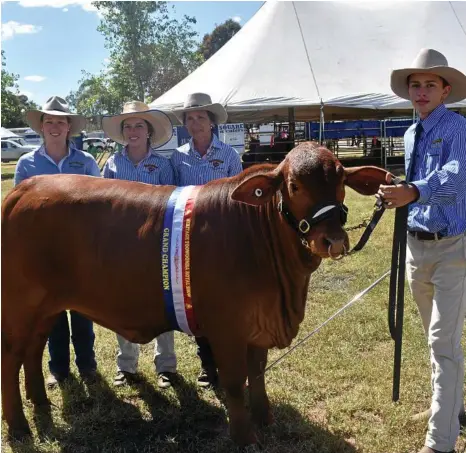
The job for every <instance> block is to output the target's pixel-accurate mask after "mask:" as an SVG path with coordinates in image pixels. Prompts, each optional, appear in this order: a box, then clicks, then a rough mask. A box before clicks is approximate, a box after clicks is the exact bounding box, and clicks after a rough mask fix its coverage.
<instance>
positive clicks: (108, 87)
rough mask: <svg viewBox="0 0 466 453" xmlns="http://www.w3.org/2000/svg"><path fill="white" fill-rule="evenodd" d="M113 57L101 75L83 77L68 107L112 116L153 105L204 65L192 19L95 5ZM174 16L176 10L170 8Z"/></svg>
mask: <svg viewBox="0 0 466 453" xmlns="http://www.w3.org/2000/svg"><path fill="white" fill-rule="evenodd" d="M94 5H95V6H96V7H97V8H98V9H99V11H100V12H101V13H102V20H101V23H100V25H99V27H98V30H99V31H100V32H101V33H102V34H103V35H104V37H105V45H106V47H107V48H108V49H109V51H110V58H109V60H110V61H109V63H108V67H107V68H106V70H104V71H102V72H101V73H100V74H98V75H93V74H89V73H87V72H85V71H83V77H82V79H81V80H80V85H79V87H78V89H77V91H75V92H71V93H70V95H69V96H68V98H67V99H68V102H69V103H70V104H71V105H72V106H73V107H75V108H76V110H77V111H78V112H79V113H82V114H84V115H86V116H95V115H102V114H107V113H108V114H114V113H118V112H119V111H121V108H122V105H123V103H124V102H126V101H129V100H140V101H144V102H151V101H152V100H154V99H156V98H157V97H159V96H160V95H162V94H163V93H164V92H166V91H167V90H169V89H170V88H172V87H173V86H174V85H176V84H177V83H178V82H179V81H181V80H182V79H184V78H185V77H186V76H187V75H188V74H189V73H190V72H192V71H193V70H194V69H196V67H197V66H199V64H201V63H202V58H201V56H200V55H199V54H198V53H197V52H196V46H197V42H196V37H197V33H196V32H195V31H194V30H193V29H192V25H193V24H195V23H196V20H195V19H194V18H193V17H188V16H184V17H183V18H182V19H181V20H177V19H172V18H170V14H169V8H168V6H167V3H166V2H105V1H102V2H94ZM171 9H172V10H173V9H174V7H172V8H171Z"/></svg>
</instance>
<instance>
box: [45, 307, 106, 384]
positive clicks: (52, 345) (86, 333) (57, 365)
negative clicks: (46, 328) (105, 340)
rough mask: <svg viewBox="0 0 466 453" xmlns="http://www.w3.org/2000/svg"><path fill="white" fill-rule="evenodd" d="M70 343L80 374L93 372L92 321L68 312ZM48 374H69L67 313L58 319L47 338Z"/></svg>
mask: <svg viewBox="0 0 466 453" xmlns="http://www.w3.org/2000/svg"><path fill="white" fill-rule="evenodd" d="M70 317H71V332H72V333H71V341H72V342H73V346H74V352H75V354H76V366H77V367H78V370H79V372H80V373H85V372H88V371H95V369H96V368H97V363H96V361H95V354H94V340H95V335H94V329H93V323H92V321H89V319H87V318H85V317H84V316H82V315H80V314H79V313H76V312H75V311H70ZM49 354H50V361H49V369H50V373H52V374H54V375H55V374H58V375H61V376H67V375H68V374H69V372H70V327H69V324H68V316H67V312H66V311H64V312H62V313H60V314H59V315H58V319H57V321H56V323H55V325H54V327H53V329H52V332H51V333H50V336H49Z"/></svg>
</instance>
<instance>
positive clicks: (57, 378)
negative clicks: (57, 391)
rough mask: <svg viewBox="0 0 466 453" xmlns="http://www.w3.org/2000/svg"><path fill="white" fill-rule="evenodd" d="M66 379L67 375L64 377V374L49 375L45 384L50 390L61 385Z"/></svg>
mask: <svg viewBox="0 0 466 453" xmlns="http://www.w3.org/2000/svg"><path fill="white" fill-rule="evenodd" d="M67 378H68V375H66V376H65V375H64V374H50V376H49V377H48V378H47V381H46V382H45V383H46V385H47V387H48V388H49V389H52V388H54V387H56V386H57V385H59V384H63V382H65V381H66V379H67Z"/></svg>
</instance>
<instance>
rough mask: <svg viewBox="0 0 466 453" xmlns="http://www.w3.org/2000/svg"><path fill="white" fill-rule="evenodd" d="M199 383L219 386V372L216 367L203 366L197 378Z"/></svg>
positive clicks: (207, 385) (203, 385)
mask: <svg viewBox="0 0 466 453" xmlns="http://www.w3.org/2000/svg"><path fill="white" fill-rule="evenodd" d="M197 385H198V386H199V387H204V388H207V387H217V386H218V373H217V370H216V369H215V368H202V370H201V372H200V373H199V376H198V378H197Z"/></svg>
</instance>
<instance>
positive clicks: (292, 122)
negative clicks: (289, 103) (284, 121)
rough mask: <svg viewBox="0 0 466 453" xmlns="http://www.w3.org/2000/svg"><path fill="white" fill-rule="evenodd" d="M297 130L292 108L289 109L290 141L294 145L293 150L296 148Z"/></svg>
mask: <svg viewBox="0 0 466 453" xmlns="http://www.w3.org/2000/svg"><path fill="white" fill-rule="evenodd" d="M295 130H296V123H295V118H294V107H290V108H289V109H288V140H289V141H290V142H292V143H293V148H294V147H295Z"/></svg>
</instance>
